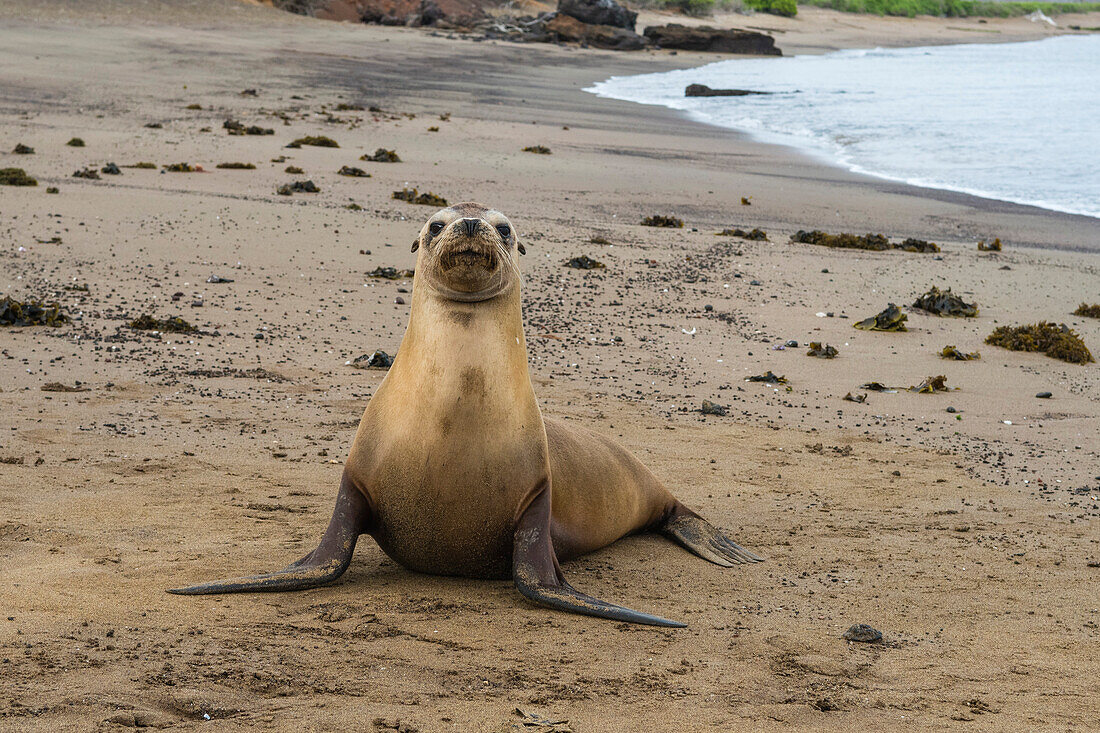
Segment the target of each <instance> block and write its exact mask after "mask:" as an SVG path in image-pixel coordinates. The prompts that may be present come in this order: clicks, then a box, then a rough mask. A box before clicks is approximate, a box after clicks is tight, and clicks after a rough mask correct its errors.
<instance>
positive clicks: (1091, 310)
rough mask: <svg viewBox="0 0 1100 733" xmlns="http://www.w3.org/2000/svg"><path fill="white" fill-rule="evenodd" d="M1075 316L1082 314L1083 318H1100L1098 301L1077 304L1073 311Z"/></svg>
mask: <svg viewBox="0 0 1100 733" xmlns="http://www.w3.org/2000/svg"><path fill="white" fill-rule="evenodd" d="M1073 315H1075V316H1084V317H1085V318H1100V303H1093V304H1092V305H1089V304H1088V303H1082V304H1081V305H1079V306H1077V310H1075V311H1073Z"/></svg>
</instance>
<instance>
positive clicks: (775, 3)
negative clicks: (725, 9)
mask: <svg viewBox="0 0 1100 733" xmlns="http://www.w3.org/2000/svg"><path fill="white" fill-rule="evenodd" d="M745 6H746V7H749V8H752V9H753V10H759V11H761V12H763V13H771V14H772V15H782V16H785V17H787V18H793V17H794V16H796V15H798V6H797V5H796V4H795V0H745Z"/></svg>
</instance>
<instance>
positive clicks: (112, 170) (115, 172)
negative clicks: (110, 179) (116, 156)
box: [99, 163, 122, 176]
mask: <svg viewBox="0 0 1100 733" xmlns="http://www.w3.org/2000/svg"><path fill="white" fill-rule="evenodd" d="M99 172H100V173H106V174H107V175H109V176H121V175H122V171H121V170H120V169H119V167H118V166H117V165H115V164H114V163H108V164H107V165H105V166H103V167H102V168H100V169H99Z"/></svg>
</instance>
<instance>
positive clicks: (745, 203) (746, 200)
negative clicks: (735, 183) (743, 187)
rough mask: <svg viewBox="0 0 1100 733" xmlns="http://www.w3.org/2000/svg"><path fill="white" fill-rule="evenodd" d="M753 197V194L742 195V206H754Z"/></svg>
mask: <svg viewBox="0 0 1100 733" xmlns="http://www.w3.org/2000/svg"><path fill="white" fill-rule="evenodd" d="M751 199H752V196H742V197H741V205H742V206H752V200H751Z"/></svg>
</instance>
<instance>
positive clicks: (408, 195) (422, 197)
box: [393, 188, 447, 206]
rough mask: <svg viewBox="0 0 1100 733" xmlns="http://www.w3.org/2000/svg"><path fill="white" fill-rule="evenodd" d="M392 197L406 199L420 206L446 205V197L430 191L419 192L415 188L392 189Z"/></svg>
mask: <svg viewBox="0 0 1100 733" xmlns="http://www.w3.org/2000/svg"><path fill="white" fill-rule="evenodd" d="M393 198H395V199H397V200H398V201H408V202H409V203H410V204H420V205H421V206H446V205H447V199H445V198H443V197H442V196H439V195H437V194H434V193H431V192H425V193H420V192H419V191H418V190H417V189H415V188H406V189H403V190H401V191H394V192H393Z"/></svg>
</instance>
